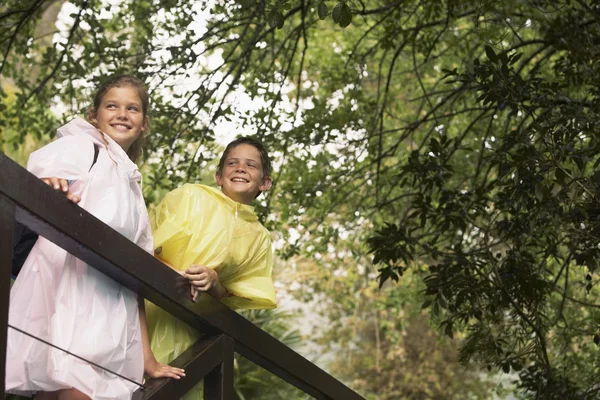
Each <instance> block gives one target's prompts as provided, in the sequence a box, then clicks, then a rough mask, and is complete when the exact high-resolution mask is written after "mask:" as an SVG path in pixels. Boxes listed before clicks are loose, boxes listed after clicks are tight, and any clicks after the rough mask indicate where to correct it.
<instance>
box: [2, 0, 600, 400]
mask: <svg viewBox="0 0 600 400" xmlns="http://www.w3.org/2000/svg"><path fill="white" fill-rule="evenodd" d="M45 3H47V2H45V1H43V0H41V1H36V2H33V1H30V2H26V4H24V5H23V4H21V3H20V2H15V1H13V2H10V1H9V4H8V5H7V6H5V8H3V9H2V14H0V25H1V26H3V27H6V28H5V30H4V31H3V33H0V43H2V45H3V46H5V47H4V51H3V54H6V55H8V57H7V56H5V58H4V61H3V65H5V66H4V67H2V68H3V69H2V70H0V73H1V74H2V75H3V76H5V77H8V78H9V79H12V80H13V81H14V82H16V86H17V87H18V88H19V92H18V93H17V97H16V98H17V101H16V102H15V103H14V105H9V106H7V107H6V109H5V110H3V111H2V112H3V115H6V116H8V117H10V118H14V119H16V121H18V123H17V124H18V126H19V127H21V128H19V132H20V133H21V135H24V132H25V129H24V128H22V127H28V128H27V129H28V131H30V132H31V131H39V132H40V133H41V132H47V131H49V129H47V128H49V127H50V126H51V125H52V123H51V117H50V116H48V115H47V113H45V112H46V111H45V110H47V105H48V104H49V103H51V102H60V103H61V104H66V105H67V106H68V107H69V110H70V112H75V111H77V110H81V109H82V108H84V107H85V104H86V103H85V100H84V99H86V98H87V97H89V95H87V94H88V93H89V89H88V87H87V84H85V85H83V84H82V83H83V82H88V81H90V80H91V81H94V80H96V79H97V77H98V76H100V75H102V74H105V73H107V72H111V73H112V72H122V71H131V70H133V71H137V72H138V73H139V74H141V75H142V76H143V77H146V78H147V80H148V82H150V84H151V88H152V89H153V104H154V109H155V115H154V120H153V121H154V122H153V124H154V125H153V129H154V132H155V133H154V135H152V136H151V138H150V143H149V145H150V146H149V151H148V153H147V154H148V157H149V158H148V159H147V160H148V165H147V168H148V169H149V172H148V174H147V176H148V177H149V178H150V179H149V181H150V184H149V185H148V180H147V181H146V187H149V189H147V194H149V195H151V194H153V193H155V192H156V189H157V188H165V187H172V186H176V185H178V184H179V183H181V182H183V181H188V180H195V179H197V177H198V176H200V171H201V169H202V168H203V165H205V164H204V163H203V162H204V161H205V160H206V159H210V158H212V157H214V153H213V152H212V150H213V147H214V143H213V137H214V127H215V124H216V123H218V122H220V121H223V120H226V119H233V120H235V121H237V123H238V125H239V127H240V130H243V131H244V132H250V133H257V134H258V135H259V136H260V137H261V138H262V139H263V140H264V141H265V142H266V144H267V145H269V146H270V148H271V149H272V150H273V151H275V152H276V153H277V154H278V155H279V160H278V161H279V165H280V167H279V172H278V173H277V176H276V177H275V178H276V181H277V182H278V184H277V186H276V187H275V190H274V191H273V192H272V193H271V194H270V195H268V196H267V198H266V200H265V202H264V204H263V207H266V208H269V209H270V211H271V215H277V217H278V218H277V220H276V221H271V220H270V221H268V223H269V224H270V226H271V227H275V228H281V229H282V231H283V232H284V234H283V235H284V237H283V238H284V239H285V240H287V242H288V244H287V245H286V246H285V247H284V248H283V249H282V252H281V253H282V255H284V256H288V257H295V256H297V255H299V254H301V255H303V256H307V257H311V258H312V257H317V256H321V257H323V255H325V254H330V252H329V249H330V247H331V246H333V247H334V248H335V246H336V244H337V243H338V242H339V241H340V240H343V239H344V238H345V237H348V236H351V237H353V238H357V239H358V240H365V241H366V239H367V238H369V240H368V242H367V243H368V244H369V246H370V249H371V251H372V252H373V254H374V261H375V263H376V264H378V265H379V266H380V268H381V269H380V282H381V283H384V282H386V281H388V280H392V281H395V280H399V279H401V277H402V275H403V274H404V273H405V272H406V271H407V270H408V269H412V270H414V271H415V273H417V274H418V275H420V276H422V278H423V280H424V282H425V284H426V294H427V295H428V296H429V298H428V299H427V301H426V302H425V303H424V306H425V308H426V309H429V308H431V315H432V316H433V318H434V320H436V321H437V322H438V323H439V324H441V329H442V331H443V332H445V333H446V334H448V335H453V334H455V333H463V332H464V333H465V334H466V338H465V342H464V345H463V347H462V359H463V361H465V362H466V361H469V360H470V361H472V362H475V363H480V364H483V365H487V366H489V367H490V368H491V369H492V370H495V371H511V370H515V371H518V372H519V374H520V385H521V390H522V393H523V394H524V396H530V397H541V398H565V397H566V398H591V397H594V396H597V394H598V391H599V390H600V386H598V383H597V379H596V378H595V375H596V373H595V372H594V371H595V368H596V369H597V365H598V364H597V363H598V361H597V357H596V353H595V352H597V347H596V345H595V344H594V342H598V341H599V340H600V339H598V334H599V332H598V326H599V325H600V316H599V314H598V307H599V306H598V304H596V300H595V299H596V297H597V295H598V292H597V291H598V289H597V286H596V283H597V281H598V274H597V268H596V264H597V259H598V250H597V240H596V238H597V236H598V235H597V232H596V231H597V229H598V223H597V221H596V220H597V218H596V214H597V204H598V201H597V193H598V192H597V187H598V186H597V174H596V172H595V169H596V167H597V164H596V161H597V159H598V157H597V152H598V149H597V143H598V141H597V138H596V136H597V135H596V134H595V132H596V130H597V129H596V125H597V121H598V118H597V113H598V106H597V104H598V99H597V97H598V82H597V79H595V77H596V76H598V75H597V72H598V71H597V69H598V67H597V65H598V63H597V61H598V60H597V58H598V54H599V51H598V45H597V43H598V42H599V41H598V13H599V11H598V8H597V4H596V3H595V2H593V1H586V0H575V1H568V0H564V1H544V0H530V1H516V0H514V1H505V2H496V1H489V0H478V1H472V0H466V1H461V2H458V1H455V0H445V1H435V0H421V1H416V0H399V1H392V2H389V1H387V2H384V1H376V0H374V1H371V2H369V4H368V5H367V4H365V2H362V1H349V0H348V1H337V0H335V1H334V0H330V1H311V0H297V1H291V0H277V1H252V2H249V1H240V2H237V3H236V2H233V1H217V2H215V3H214V4H207V3H198V4H196V5H190V4H189V3H188V2H185V1H176V0H163V1H154V2H153V1H137V2H133V1H125V2H123V3H122V5H120V6H111V7H110V9H108V10H107V9H106V6H105V5H104V4H103V3H102V2H101V1H98V0H87V1H83V0H80V1H76V2H74V3H73V5H74V6H73V8H72V9H73V13H74V15H73V22H72V23H71V24H70V26H69V28H68V29H65V30H63V37H64V38H63V40H62V41H59V42H58V43H57V44H56V45H55V46H54V47H52V48H49V49H48V50H47V51H44V52H43V53H42V54H41V55H39V54H37V53H36V40H34V39H33V38H32V34H31V32H32V31H33V27H34V26H35V22H36V21H37V19H36V18H38V17H39V15H40V12H41V10H42V8H40V7H42V6H43V5H44V4H45ZM17 10H20V11H17ZM200 15H204V16H206V21H207V22H206V25H205V26H197V25H194V21H196V20H197V19H198V18H199V16H200ZM11 38H14V39H11ZM161 38H163V39H166V38H168V41H166V40H160V39H161ZM205 56H210V57H212V58H211V59H210V60H212V61H213V63H207V62H206V57H205ZM40 57H42V58H40ZM38 64H40V74H39V78H38V79H35V80H34V81H33V82H30V81H29V80H27V79H25V78H24V68H17V67H16V66H18V65H21V66H31V65H38ZM180 82H181V83H183V86H179V85H178V84H179V83H180ZM240 88H243V93H244V95H245V96H248V98H250V99H251V100H253V101H254V105H255V106H254V108H252V109H250V110H249V111H243V110H242V109H241V108H240V107H239V106H236V104H235V103H234V102H233V99H234V97H235V96H239V93H240V92H242V91H241V90H240ZM170 99H173V100H170ZM24 110H26V112H24ZM4 132H5V131H2V134H3V135H4V134H5V133H4ZM149 199H150V200H152V199H153V198H152V197H150V198H149ZM296 237H297V238H296ZM360 251H361V252H362V251H363V250H362V249H361V250H360ZM361 255H362V254H361ZM423 266H425V268H423ZM315 285H317V286H315V287H318V285H320V283H318V282H316V283H315ZM567 371H568V373H567Z"/></svg>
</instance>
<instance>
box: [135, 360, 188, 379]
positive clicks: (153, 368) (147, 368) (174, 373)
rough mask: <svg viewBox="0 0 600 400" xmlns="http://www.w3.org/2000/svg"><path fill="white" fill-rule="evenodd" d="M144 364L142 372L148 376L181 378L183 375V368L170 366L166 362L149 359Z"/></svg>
mask: <svg viewBox="0 0 600 400" xmlns="http://www.w3.org/2000/svg"><path fill="white" fill-rule="evenodd" d="M146 364H147V365H144V372H145V373H146V375H148V376H149V377H150V378H153V379H155V378H173V379H181V377H182V376H185V370H183V369H181V368H176V367H172V366H170V365H167V364H163V363H159V362H158V361H156V360H154V361H150V362H147V363H146Z"/></svg>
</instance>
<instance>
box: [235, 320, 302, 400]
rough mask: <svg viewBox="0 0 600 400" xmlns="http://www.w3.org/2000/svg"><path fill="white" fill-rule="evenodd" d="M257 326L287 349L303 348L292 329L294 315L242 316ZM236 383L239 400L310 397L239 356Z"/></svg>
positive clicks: (297, 334)
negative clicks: (287, 347) (286, 346)
mask: <svg viewBox="0 0 600 400" xmlns="http://www.w3.org/2000/svg"><path fill="white" fill-rule="evenodd" d="M242 314H243V315H244V316H245V317H246V318H248V319H249V320H250V321H252V323H254V324H255V325H256V326H258V327H260V328H261V329H262V330H264V331H266V332H268V333H269V334H271V335H272V336H274V337H275V338H276V339H277V340H279V341H281V342H282V343H285V344H286V345H288V346H290V347H292V348H296V347H298V346H300V345H301V339H302V338H301V336H300V333H299V331H298V330H297V329H295V328H294V327H293V323H292V322H293V321H294V319H295V318H296V316H295V315H293V314H291V313H289V312H282V311H272V310H250V311H246V312H243V313H242ZM235 361H236V362H235V370H234V383H235V392H236V396H237V399H239V400H252V399H261V400H262V399H265V400H270V399H273V400H277V399H298V400H300V399H306V398H307V395H305V394H304V393H302V392H301V391H300V390H298V389H296V388H295V387H293V386H291V385H290V384H289V383H287V382H285V381H283V380H281V379H279V378H278V377H277V376H275V375H273V374H271V373H270V372H268V371H265V370H264V369H262V368H257V367H256V365H254V364H253V363H252V362H251V361H248V360H246V359H245V358H243V357H241V356H238V355H237V354H236V359H235Z"/></svg>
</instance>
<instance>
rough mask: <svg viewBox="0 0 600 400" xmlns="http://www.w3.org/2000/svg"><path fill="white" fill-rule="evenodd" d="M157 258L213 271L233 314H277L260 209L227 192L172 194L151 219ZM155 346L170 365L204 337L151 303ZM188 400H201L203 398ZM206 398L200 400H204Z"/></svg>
mask: <svg viewBox="0 0 600 400" xmlns="http://www.w3.org/2000/svg"><path fill="white" fill-rule="evenodd" d="M150 223H151V226H152V231H153V236H154V248H155V252H156V253H157V255H158V256H159V257H161V258H162V259H163V260H165V261H166V262H168V263H169V264H171V265H172V266H173V267H174V268H175V269H177V270H185V269H186V268H188V267H189V266H190V265H192V264H200V265H204V266H206V267H209V268H213V269H214V270H215V271H217V272H218V274H219V280H220V282H221V284H222V285H223V286H224V287H225V288H226V289H227V290H228V291H229V292H230V293H232V294H233V296H231V297H227V298H224V299H223V300H222V302H223V303H225V304H227V305H228V306H229V307H232V308H246V309H265V308H275V307H276V306H277V304H276V302H275V290H274V288H273V281H272V279H271V271H272V267H273V260H272V250H271V239H270V237H269V232H268V231H267V230H266V229H265V227H263V226H262V225H261V223H260V222H258V217H257V216H256V213H255V212H254V207H252V206H249V205H245V204H241V203H238V202H236V201H234V200H232V199H230V198H229V197H227V196H225V195H224V194H223V193H221V191H219V190H217V189H213V188H211V187H208V186H204V185H194V184H186V185H183V186H182V187H180V188H178V189H175V190H173V191H172V192H170V193H168V194H167V195H166V196H165V198H164V199H163V200H162V202H161V203H160V204H159V205H158V207H156V209H155V210H154V212H151V213H150ZM146 314H147V321H148V333H149V336H150V346H151V347H152V351H153V352H154V355H155V356H156V359H157V360H158V361H159V362H162V363H170V362H171V361H173V360H174V359H175V358H176V357H177V356H179V355H180V354H181V353H183V351H185V350H186V349H187V348H188V347H190V346H191V345H192V344H194V343H195V342H196V341H197V340H198V339H199V338H200V337H201V336H202V335H201V333H200V332H198V331H196V330H195V329H192V328H190V327H189V326H188V325H187V324H185V323H183V322H181V321H180V320H178V319H177V318H175V317H173V316H171V314H169V313H167V312H165V311H164V310H162V309H161V308H159V307H157V306H155V305H154V304H152V303H150V302H146ZM193 392H194V390H192V391H191V392H190V393H188V395H187V396H186V397H185V398H201V392H199V393H197V394H196V395H193ZM198 395H200V397H198Z"/></svg>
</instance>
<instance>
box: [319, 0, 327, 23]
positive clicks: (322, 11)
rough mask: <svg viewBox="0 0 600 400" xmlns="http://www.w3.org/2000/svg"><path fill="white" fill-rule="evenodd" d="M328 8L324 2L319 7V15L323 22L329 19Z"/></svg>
mask: <svg viewBox="0 0 600 400" xmlns="http://www.w3.org/2000/svg"><path fill="white" fill-rule="evenodd" d="M328 11H329V10H328V8H327V4H325V2H324V1H322V2H320V3H319V6H318V13H319V18H320V19H321V20H324V19H325V18H327V13H328Z"/></svg>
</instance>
